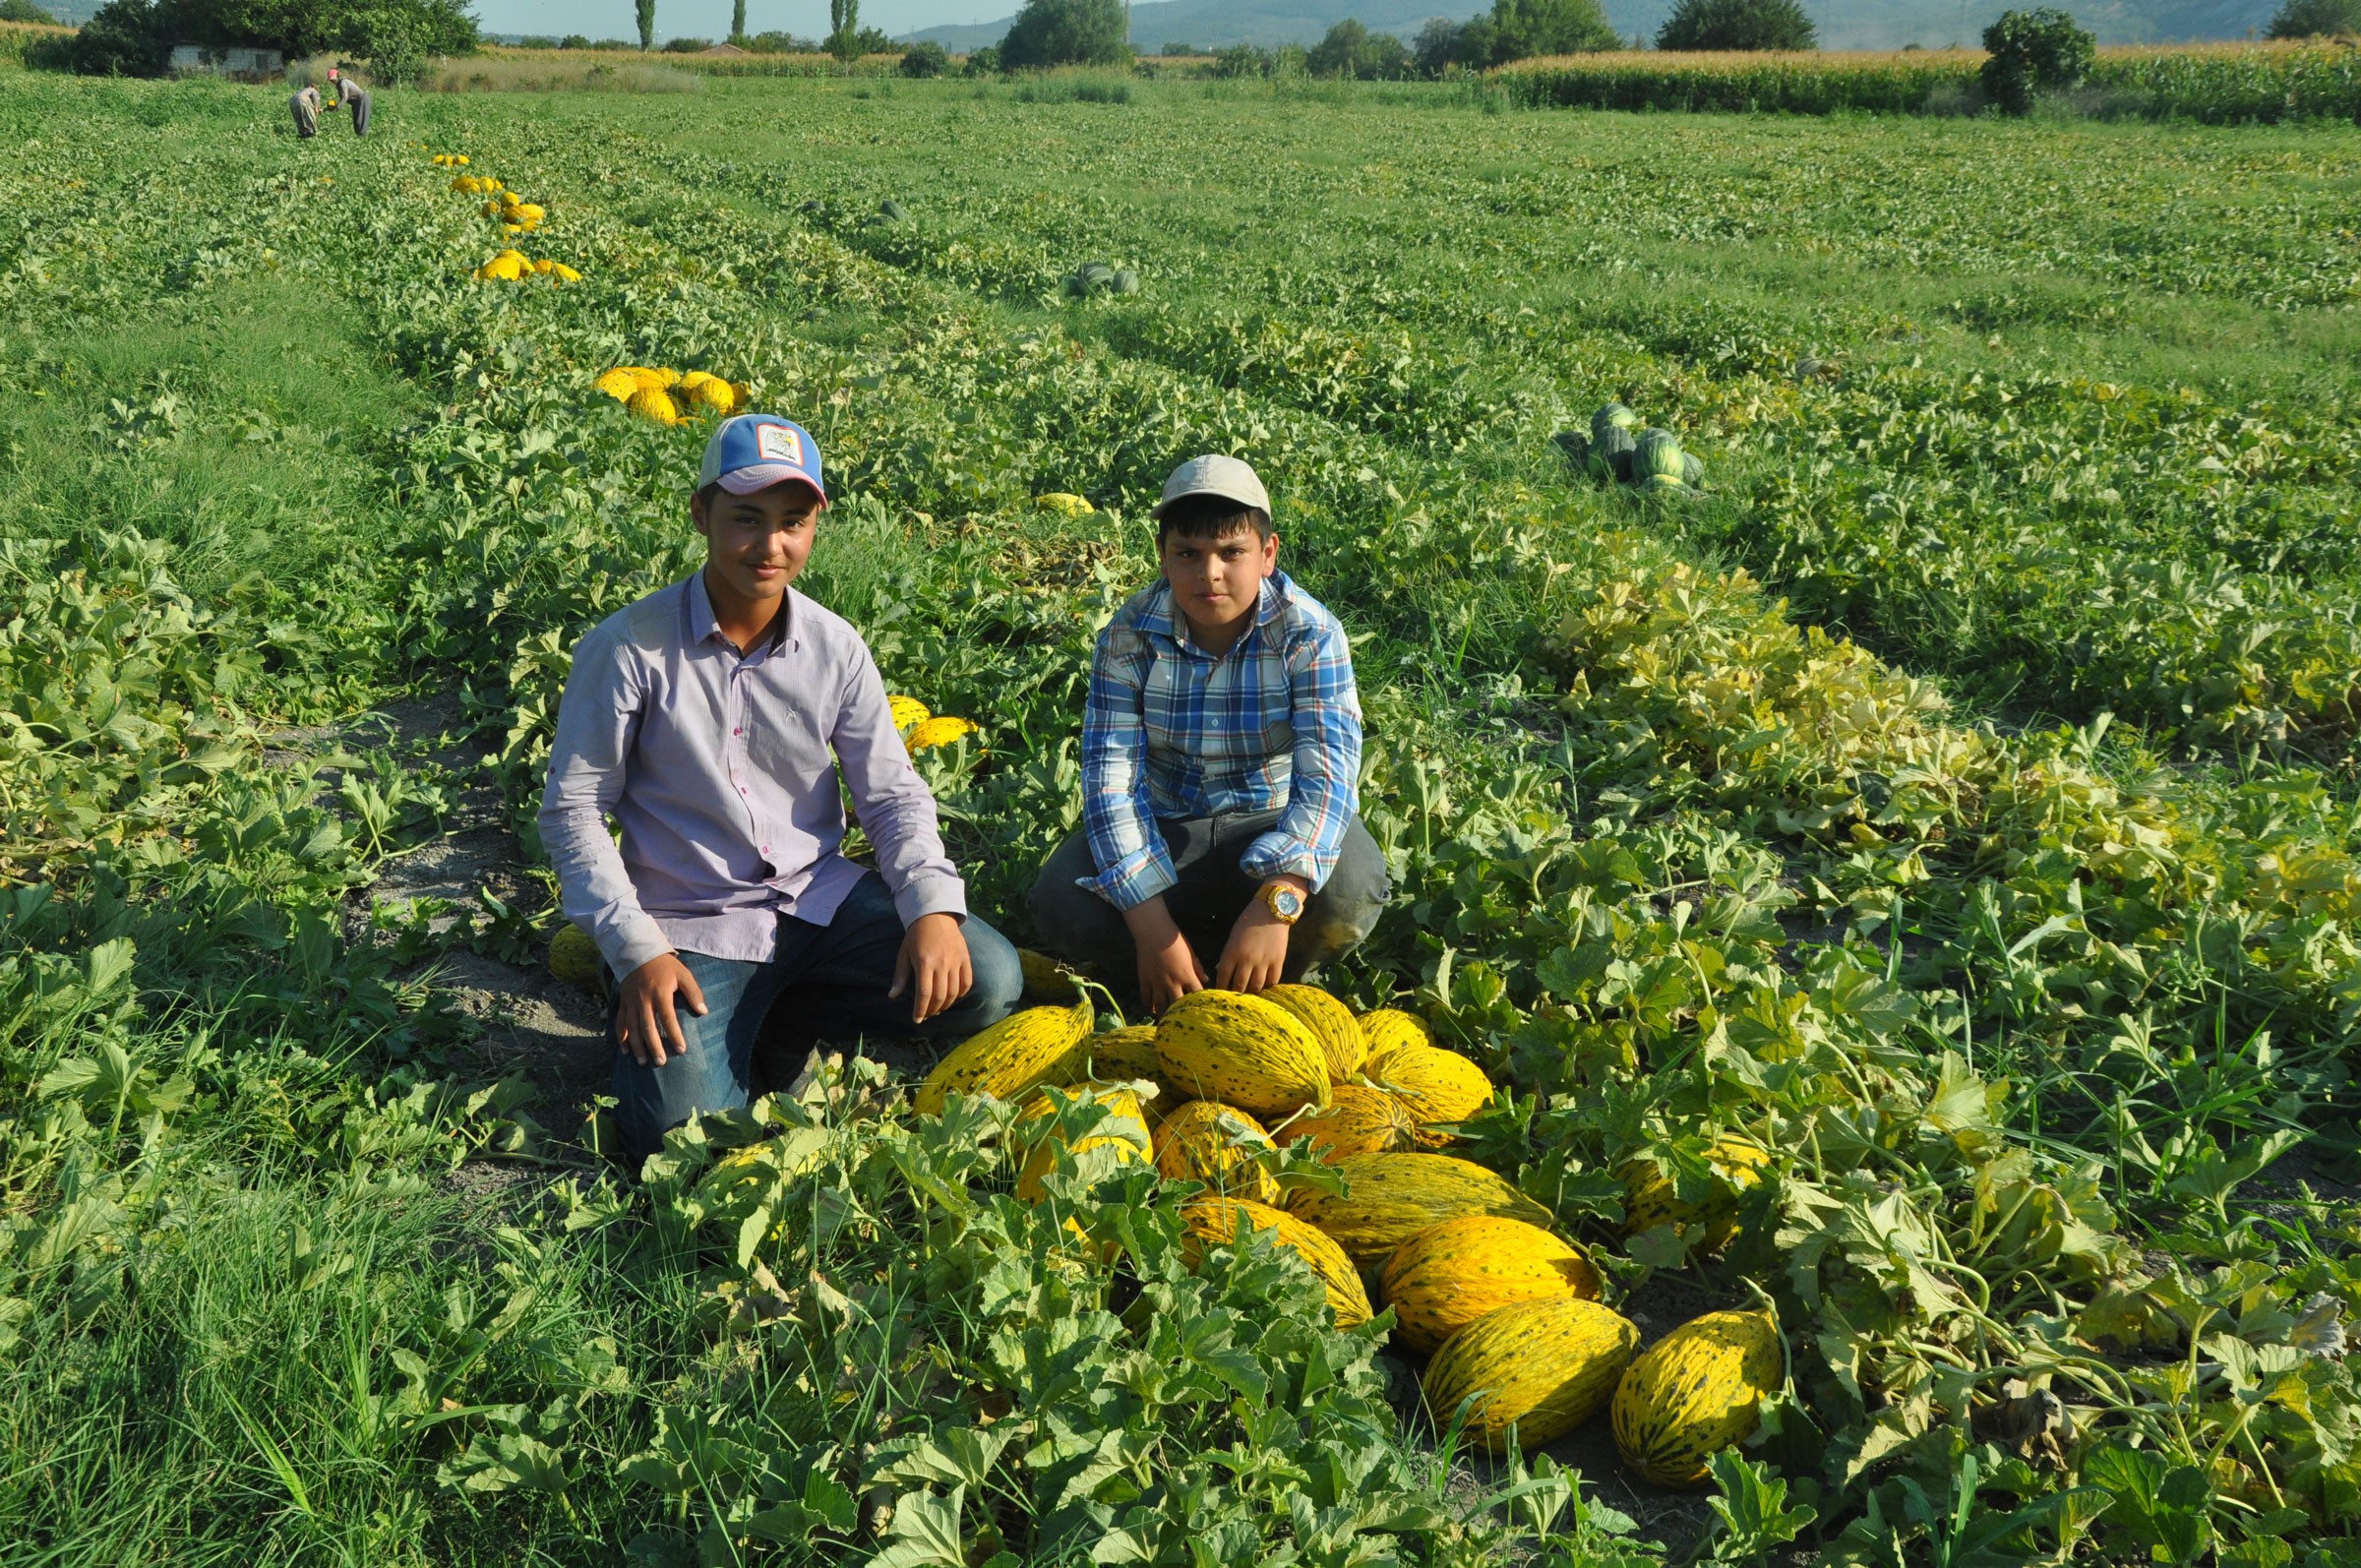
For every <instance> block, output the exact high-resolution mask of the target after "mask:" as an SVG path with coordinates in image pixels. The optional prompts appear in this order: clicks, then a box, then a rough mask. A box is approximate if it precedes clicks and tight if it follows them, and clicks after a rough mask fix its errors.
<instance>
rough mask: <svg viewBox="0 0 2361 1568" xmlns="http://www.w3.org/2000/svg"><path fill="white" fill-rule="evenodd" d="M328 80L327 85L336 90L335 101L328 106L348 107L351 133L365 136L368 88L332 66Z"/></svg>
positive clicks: (367, 113)
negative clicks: (350, 114) (350, 116)
mask: <svg viewBox="0 0 2361 1568" xmlns="http://www.w3.org/2000/svg"><path fill="white" fill-rule="evenodd" d="M328 81H329V85H330V86H331V87H333V88H334V89H335V90H336V101H335V102H333V103H332V104H330V105H329V107H330V108H332V109H350V110H351V111H352V134H353V135H355V136H367V135H368V134H369V90H368V89H367V88H365V87H363V86H361V85H360V84H359V83H358V82H355V81H354V80H353V79H352V78H351V77H349V76H346V75H345V74H344V73H343V72H341V71H338V70H335V69H333V68H331V69H330V71H329V73H328Z"/></svg>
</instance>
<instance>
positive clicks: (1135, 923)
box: [1123, 898, 1206, 1013]
mask: <svg viewBox="0 0 2361 1568" xmlns="http://www.w3.org/2000/svg"><path fill="white" fill-rule="evenodd" d="M1123 924H1125V925H1126V926H1129V927H1130V928H1131V941H1132V945H1133V946H1135V947H1137V948H1138V949H1139V999H1140V1000H1141V1001H1142V1002H1145V1003H1146V1004H1147V1008H1148V1011H1149V1012H1151V1013H1160V1012H1162V1011H1164V1009H1165V1008H1167V1007H1170V1006H1171V1005H1172V1004H1173V1003H1174V1002H1176V1001H1179V1000H1180V999H1181V997H1183V996H1185V995H1188V994H1189V993H1190V992H1192V991H1203V990H1204V989H1205V986H1206V979H1205V971H1204V969H1203V968H1202V967H1201V966H1200V965H1199V964H1198V963H1197V954H1196V949H1195V948H1193V947H1191V946H1189V945H1188V938H1187V937H1185V936H1183V935H1181V928H1180V926H1179V925H1178V924H1177V923H1175V921H1174V920H1173V915H1172V911H1171V910H1169V909H1167V908H1165V905H1164V900H1163V899H1162V898H1151V899H1149V900H1148V901H1147V902H1146V903H1143V904H1138V905H1135V906H1134V907H1132V908H1130V909H1127V910H1125V911H1123Z"/></svg>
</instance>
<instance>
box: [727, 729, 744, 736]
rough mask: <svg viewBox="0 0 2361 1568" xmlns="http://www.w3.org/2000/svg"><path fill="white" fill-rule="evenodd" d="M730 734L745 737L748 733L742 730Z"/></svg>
mask: <svg viewBox="0 0 2361 1568" xmlns="http://www.w3.org/2000/svg"><path fill="white" fill-rule="evenodd" d="M730 733H731V734H732V735H744V734H745V733H746V731H744V730H742V729H741V730H732V731H730Z"/></svg>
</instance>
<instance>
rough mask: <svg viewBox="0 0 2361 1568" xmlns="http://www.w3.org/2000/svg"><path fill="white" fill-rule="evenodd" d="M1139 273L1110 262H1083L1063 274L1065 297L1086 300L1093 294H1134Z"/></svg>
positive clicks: (1137, 290)
mask: <svg viewBox="0 0 2361 1568" xmlns="http://www.w3.org/2000/svg"><path fill="white" fill-rule="evenodd" d="M1138 292H1139V273H1137V272H1135V271H1132V270H1131V269H1130V268H1128V267H1117V266H1116V265H1115V264H1114V263H1112V262H1084V263H1083V264H1082V265H1081V266H1080V267H1077V268H1075V269H1074V270H1073V271H1070V272H1068V273H1066V274H1065V297H1066V298H1067V299H1088V298H1090V297H1091V296H1092V295H1094V294H1136V293H1138Z"/></svg>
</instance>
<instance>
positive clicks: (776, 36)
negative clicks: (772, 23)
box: [746, 31, 819, 54]
mask: <svg viewBox="0 0 2361 1568" xmlns="http://www.w3.org/2000/svg"><path fill="white" fill-rule="evenodd" d="M746 47H747V48H748V49H750V50H752V51H753V52H754V53H756V54H817V53H819V45H818V43H817V42H816V41H814V40H813V39H811V38H799V37H797V36H796V35H795V34H794V33H792V32H777V31H771V32H757V33H756V34H755V35H754V36H753V37H751V38H749V39H747V40H746Z"/></svg>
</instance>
